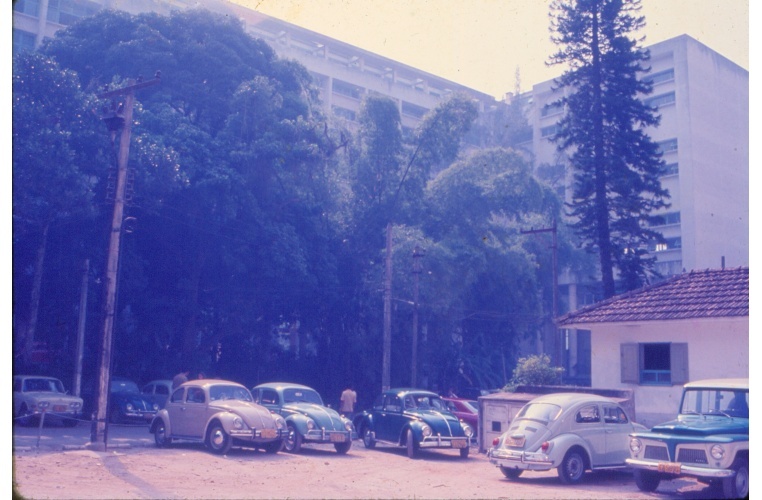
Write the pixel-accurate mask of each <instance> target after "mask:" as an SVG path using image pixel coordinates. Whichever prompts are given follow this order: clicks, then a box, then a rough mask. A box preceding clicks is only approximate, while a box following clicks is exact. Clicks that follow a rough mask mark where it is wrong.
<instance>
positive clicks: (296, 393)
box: [283, 389, 323, 406]
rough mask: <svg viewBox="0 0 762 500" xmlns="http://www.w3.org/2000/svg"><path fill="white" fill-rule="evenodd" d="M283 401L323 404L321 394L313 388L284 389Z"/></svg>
mask: <svg viewBox="0 0 762 500" xmlns="http://www.w3.org/2000/svg"><path fill="white" fill-rule="evenodd" d="M283 402H285V403H315V404H316V405H321V406H322V405H323V400H322V399H320V394H318V393H317V392H316V391H313V390H312V389H284V390H283Z"/></svg>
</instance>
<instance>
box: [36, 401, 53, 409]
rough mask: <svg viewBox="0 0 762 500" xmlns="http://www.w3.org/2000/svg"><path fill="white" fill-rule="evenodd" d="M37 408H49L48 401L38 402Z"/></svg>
mask: <svg viewBox="0 0 762 500" xmlns="http://www.w3.org/2000/svg"><path fill="white" fill-rule="evenodd" d="M37 406H39V407H40V408H47V407H48V406H50V401H40V402H39V403H37Z"/></svg>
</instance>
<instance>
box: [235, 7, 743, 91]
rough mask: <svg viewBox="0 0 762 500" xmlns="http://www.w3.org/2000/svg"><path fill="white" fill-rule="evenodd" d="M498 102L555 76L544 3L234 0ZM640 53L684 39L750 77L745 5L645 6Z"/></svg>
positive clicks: (547, 18)
mask: <svg viewBox="0 0 762 500" xmlns="http://www.w3.org/2000/svg"><path fill="white" fill-rule="evenodd" d="M233 1H236V2H237V3H240V4H242V5H246V6H247V7H249V8H251V9H255V10H258V11H260V12H262V13H264V14H267V15H270V16H273V17H277V18H279V19H282V20H284V21H288V22H290V23H293V24H296V25H298V26H301V27H304V28H307V29H310V30H312V31H316V32H319V33H322V34H324V35H327V36H330V37H333V38H336V39H338V40H341V41H343V42H347V43H350V44H352V45H356V46H358V47H361V48H363V49H366V50H369V51H371V52H374V53H376V54H379V55H382V56H385V57H388V58H390V59H393V60H396V61H399V62H402V63H405V64H408V65H410V66H413V67H416V68H419V69H422V70H424V71H427V72H429V73H432V74H434V75H437V76H441V77H443V78H447V79H448V80H452V81H455V82H457V83H460V84H463V85H466V86H468V87H471V88H473V89H475V90H480V91H482V92H485V93H487V94H490V95H493V96H494V97H502V96H503V95H504V94H505V93H506V92H511V91H513V90H514V87H515V82H516V76H515V75H516V71H517V68H518V71H519V74H520V82H521V90H528V89H529V88H531V86H532V84H535V83H539V82H542V81H545V80H549V79H551V78H554V77H556V76H559V75H560V74H561V73H562V71H563V68H561V67H558V66H556V67H547V66H546V65H545V62H546V61H547V60H548V56H549V55H550V54H551V53H552V52H553V50H554V46H553V44H552V43H551V42H550V39H549V31H548V27H549V17H548V16H549V13H550V9H549V5H550V0H233ZM642 7H643V9H642V11H641V13H642V14H643V15H644V16H645V18H646V24H647V26H646V28H645V29H644V30H643V31H641V32H640V33H639V34H641V35H645V37H646V40H645V45H650V44H653V43H656V42H660V41H662V40H666V39H668V38H672V37H675V36H678V35H682V34H688V35H690V36H692V37H693V38H695V39H697V40H699V41H700V42H702V43H704V44H705V45H707V46H708V47H710V48H711V49H713V50H715V51H717V52H719V53H720V54H722V55H724V56H725V57H727V58H728V59H730V60H732V61H733V62H735V63H736V64H739V65H740V66H742V67H744V68H746V69H749V3H748V1H747V0H643V1H642Z"/></svg>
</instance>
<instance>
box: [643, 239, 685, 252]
mask: <svg viewBox="0 0 762 500" xmlns="http://www.w3.org/2000/svg"><path fill="white" fill-rule="evenodd" d="M682 247H683V240H682V238H680V237H679V236H676V237H674V238H664V241H660V242H658V243H655V244H652V245H651V248H649V250H650V251H651V252H666V251H667V250H677V249H680V248H682Z"/></svg>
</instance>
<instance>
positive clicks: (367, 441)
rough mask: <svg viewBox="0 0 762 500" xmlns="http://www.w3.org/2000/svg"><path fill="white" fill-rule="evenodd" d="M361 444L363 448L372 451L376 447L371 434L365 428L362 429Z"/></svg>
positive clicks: (367, 428) (368, 429)
mask: <svg viewBox="0 0 762 500" xmlns="http://www.w3.org/2000/svg"><path fill="white" fill-rule="evenodd" d="M362 444H364V445H365V447H366V448H368V449H369V450H372V449H373V448H375V447H376V440H375V439H373V432H372V431H371V430H370V428H369V427H367V426H366V427H363V430H362Z"/></svg>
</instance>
